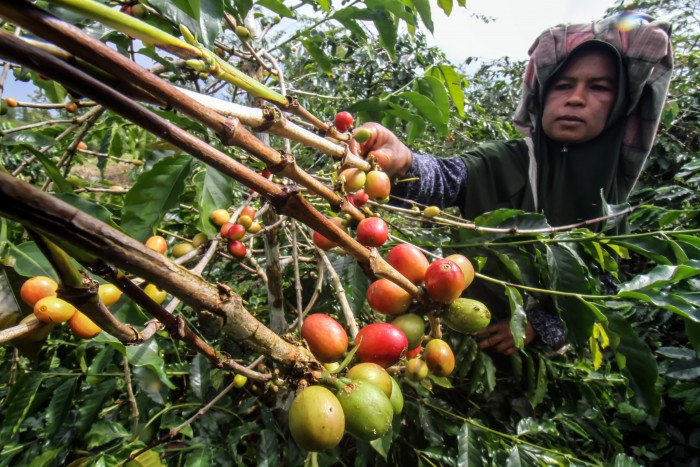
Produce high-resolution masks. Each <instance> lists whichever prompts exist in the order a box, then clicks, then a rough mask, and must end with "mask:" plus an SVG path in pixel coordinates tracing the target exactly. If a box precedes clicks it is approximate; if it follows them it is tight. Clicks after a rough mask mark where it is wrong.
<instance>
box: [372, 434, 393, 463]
mask: <svg viewBox="0 0 700 467" xmlns="http://www.w3.org/2000/svg"><path fill="white" fill-rule="evenodd" d="M393 437H394V431H393V429H392V428H389V431H387V432H386V434H385V435H384V436H382V437H381V438H379V439H375V440H372V441H370V442H369V444H370V446H372V448H374V450H375V451H377V452H378V453H379V455H380V456H382V458H384V461H387V456H388V455H389V449H390V448H391V442H392V439H393Z"/></svg>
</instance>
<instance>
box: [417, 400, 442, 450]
mask: <svg viewBox="0 0 700 467" xmlns="http://www.w3.org/2000/svg"><path fill="white" fill-rule="evenodd" d="M418 423H419V426H420V427H421V428H423V436H425V440H426V441H427V442H428V444H429V445H430V446H439V445H441V444H443V443H444V442H445V440H444V438H443V436H442V432H441V431H440V429H438V427H437V426H436V423H435V420H434V419H433V416H432V414H431V413H430V411H428V409H427V408H426V407H425V406H423V405H419V406H418Z"/></svg>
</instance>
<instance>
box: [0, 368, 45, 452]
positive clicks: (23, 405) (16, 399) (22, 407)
mask: <svg viewBox="0 0 700 467" xmlns="http://www.w3.org/2000/svg"><path fill="white" fill-rule="evenodd" d="M43 378H44V376H43V375H42V374H41V373H40V372H38V371H31V372H29V373H20V377H19V378H18V379H17V382H16V383H15V385H14V386H12V388H11V389H10V391H9V393H8V395H7V399H6V400H5V403H6V408H5V410H4V414H3V421H2V428H0V442H2V443H3V444H4V443H6V442H8V441H9V440H10V438H12V437H13V436H14V435H15V433H16V432H17V430H18V429H19V426H20V425H21V424H22V422H23V421H24V419H25V418H26V417H27V415H29V409H30V408H31V407H32V402H33V401H34V398H35V397H36V393H37V391H38V390H39V386H40V385H41V382H42V381H43Z"/></svg>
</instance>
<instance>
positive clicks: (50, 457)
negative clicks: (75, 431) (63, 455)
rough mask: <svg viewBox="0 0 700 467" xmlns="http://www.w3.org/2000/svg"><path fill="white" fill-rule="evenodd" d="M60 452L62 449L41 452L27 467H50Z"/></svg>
mask: <svg viewBox="0 0 700 467" xmlns="http://www.w3.org/2000/svg"><path fill="white" fill-rule="evenodd" d="M61 451H62V448H56V449H50V450H48V451H43V452H42V453H41V454H40V455H39V456H37V457H35V458H34V459H32V461H31V462H30V463H29V464H28V467H49V466H50V465H53V461H54V459H56V457H58V454H59V453H60V452H61Z"/></svg>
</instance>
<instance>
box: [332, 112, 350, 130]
mask: <svg viewBox="0 0 700 467" xmlns="http://www.w3.org/2000/svg"><path fill="white" fill-rule="evenodd" d="M354 121H355V119H353V118H352V114H351V113H350V112H347V111H345V110H343V111H342V112H338V113H337V114H336V116H335V127H336V129H337V130H338V131H340V132H341V133H342V132H344V131H348V128H350V127H351V126H352V124H353V122H354Z"/></svg>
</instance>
